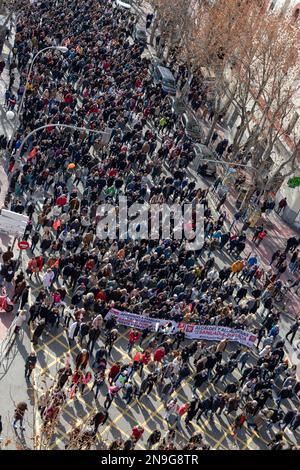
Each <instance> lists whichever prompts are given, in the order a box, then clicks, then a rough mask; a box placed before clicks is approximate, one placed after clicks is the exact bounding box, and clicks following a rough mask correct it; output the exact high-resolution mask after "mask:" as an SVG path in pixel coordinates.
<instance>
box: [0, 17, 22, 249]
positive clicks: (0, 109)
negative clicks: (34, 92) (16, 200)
mask: <svg viewBox="0 0 300 470" xmlns="http://www.w3.org/2000/svg"><path fill="white" fill-rule="evenodd" d="M0 19H1V16H0ZM15 35H16V28H15V24H14V22H12V27H11V34H10V36H9V40H6V41H5V43H4V46H3V53H2V57H1V58H2V59H3V60H4V61H5V68H4V70H3V72H2V74H1V77H0V135H5V136H6V137H7V139H8V140H9V139H10V137H11V135H12V132H13V127H14V121H9V120H8V119H7V118H6V111H7V109H6V108H5V92H6V90H7V88H8V84H9V59H10V53H11V50H12V48H13V45H14V41H15ZM15 76H16V79H15V83H14V86H13V93H14V94H16V91H17V89H18V85H19V74H18V73H17V71H15ZM7 189H8V179H7V175H6V173H5V171H4V168H3V157H2V155H1V157H0V208H1V207H2V206H3V203H4V199H5V195H6V193H7ZM2 236H3V235H2V234H1V233H0V248H2V246H1V244H2V245H3V244H4V245H5V243H6V242H5V241H4V242H3V241H2V240H1V238H2ZM1 242H2V243H1Z"/></svg>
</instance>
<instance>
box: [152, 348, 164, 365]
mask: <svg viewBox="0 0 300 470" xmlns="http://www.w3.org/2000/svg"><path fill="white" fill-rule="evenodd" d="M165 355H166V353H165V351H164V350H163V349H160V348H158V349H157V350H156V351H155V353H154V356H153V358H154V360H155V361H156V362H160V361H161V360H162V358H163V357H164V356H165Z"/></svg>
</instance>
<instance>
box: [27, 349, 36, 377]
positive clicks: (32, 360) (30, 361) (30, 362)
mask: <svg viewBox="0 0 300 470" xmlns="http://www.w3.org/2000/svg"><path fill="white" fill-rule="evenodd" d="M36 363H37V357H36V354H35V353H34V352H32V353H30V354H29V356H28V357H27V359H26V362H25V379H26V380H29V378H30V376H31V374H32V371H33V369H34V368H35V366H36Z"/></svg>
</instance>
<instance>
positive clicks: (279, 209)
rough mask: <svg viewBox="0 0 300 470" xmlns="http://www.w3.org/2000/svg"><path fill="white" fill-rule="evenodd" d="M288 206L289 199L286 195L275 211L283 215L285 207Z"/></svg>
mask: <svg viewBox="0 0 300 470" xmlns="http://www.w3.org/2000/svg"><path fill="white" fill-rule="evenodd" d="M286 206H287V200H286V197H284V198H282V199H280V201H279V203H278V206H277V209H275V211H276V212H277V214H278V215H281V214H282V213H283V212H284V209H285V208H286Z"/></svg>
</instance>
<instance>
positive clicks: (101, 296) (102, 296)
mask: <svg viewBox="0 0 300 470" xmlns="http://www.w3.org/2000/svg"><path fill="white" fill-rule="evenodd" d="M99 299H100V300H104V302H106V292H105V291H101V290H100V292H98V294H97V295H96V300H99Z"/></svg>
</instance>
